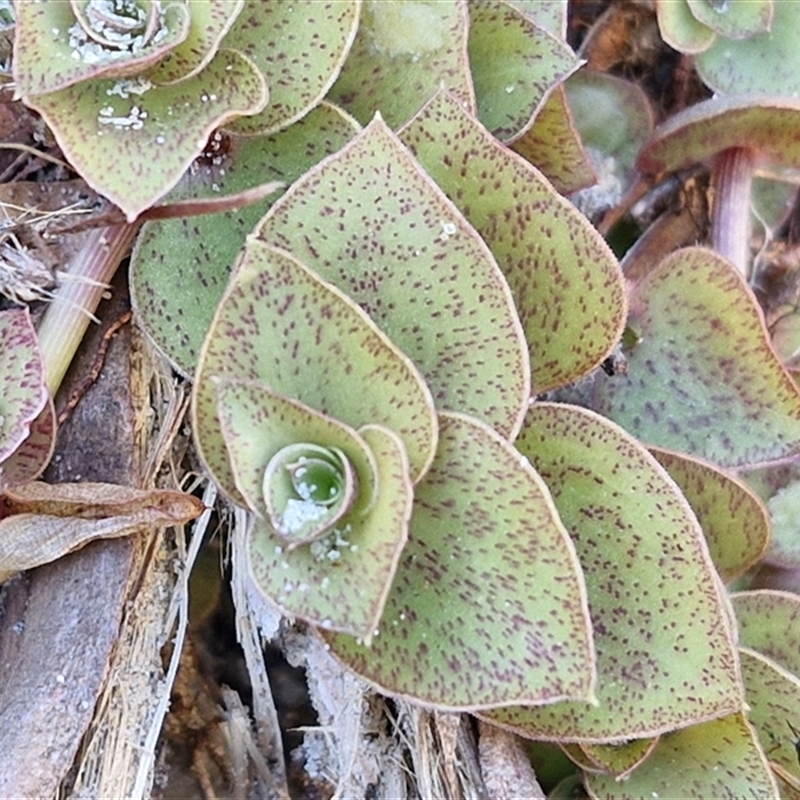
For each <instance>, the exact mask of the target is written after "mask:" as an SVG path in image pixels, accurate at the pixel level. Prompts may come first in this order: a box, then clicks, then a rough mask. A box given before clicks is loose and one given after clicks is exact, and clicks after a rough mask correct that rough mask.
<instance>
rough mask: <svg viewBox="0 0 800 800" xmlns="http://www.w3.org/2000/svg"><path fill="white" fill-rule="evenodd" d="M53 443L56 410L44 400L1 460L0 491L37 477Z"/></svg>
mask: <svg viewBox="0 0 800 800" xmlns="http://www.w3.org/2000/svg"><path fill="white" fill-rule="evenodd" d="M55 445H56V412H55V408H53V401H52V399H51V398H50V397H48V398H47V403H46V405H45V407H44V408H43V409H42V411H41V413H40V414H39V416H38V417H36V419H35V420H33V422H32V423H31V429H30V433H29V434H28V436H27V438H26V439H25V440H24V441H23V442H22V444H20V446H19V447H18V448H17V449H16V450H15V451H14V452H13V453H11V455H10V456H8V458H6V459H5V461H3V462H2V463H0V493H2V492H4V491H6V490H7V489H9V488H12V487H14V486H21V485H22V484H24V483H29V482H30V481H34V480H36V479H37V478H38V477H39V476H40V475H41V474H42V473H43V472H44V470H45V468H46V467H47V465H48V464H49V463H50V458H51V457H52V455H53V449H54V448H55Z"/></svg>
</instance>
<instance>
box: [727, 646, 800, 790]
mask: <svg viewBox="0 0 800 800" xmlns="http://www.w3.org/2000/svg"><path fill="white" fill-rule="evenodd" d="M739 657H740V658H741V662H742V677H743V678H744V685H745V689H746V691H747V705H748V706H750V711H749V712H748V715H747V716H748V719H749V720H750V723H751V724H752V725H753V726H754V727H755V729H756V731H757V732H758V736H759V739H760V740H761V746H762V747H763V748H764V752H765V753H766V756H767V758H768V759H769V760H770V761H771V762H775V763H777V764H779V765H780V766H781V767H783V769H784V770H785V771H786V772H788V773H789V775H791V776H793V777H794V779H795V781H797V783H798V784H800V763H798V753H797V750H796V746H795V741H796V740H797V728H796V726H797V725H798V724H800V678H798V676H797V675H796V674H792V673H791V672H788V671H787V670H785V669H783V668H782V667H780V666H779V665H778V664H776V663H775V662H774V661H772V660H771V659H769V658H767V657H765V656H763V655H761V654H760V653H757V652H756V651H754V650H749V649H748V648H746V647H742V648H740V650H739Z"/></svg>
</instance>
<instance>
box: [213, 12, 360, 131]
mask: <svg viewBox="0 0 800 800" xmlns="http://www.w3.org/2000/svg"><path fill="white" fill-rule="evenodd" d="M359 9H360V3H359V2H358V0H337V1H336V2H319V0H292V2H291V3H287V2H271V3H265V2H263V0H246V2H245V8H244V11H243V12H242V13H241V15H240V16H239V19H238V20H237V22H236V25H235V26H234V28H233V30H232V31H231V32H230V34H229V35H228V36H227V37H226V39H225V46H226V47H232V48H234V49H236V50H239V51H240V52H242V53H244V54H245V55H246V56H248V57H249V58H251V59H252V60H253V63H254V64H255V65H256V66H257V67H258V69H259V70H260V71H261V73H262V74H263V75H264V77H265V78H266V80H267V85H268V86H269V91H270V98H269V105H267V107H266V108H265V109H264V110H263V111H262V112H261V113H260V114H256V115H255V116H252V117H247V118H242V119H239V120H236V121H235V122H233V123H232V124H229V125H227V126H226V127H227V129H228V130H230V131H232V132H234V133H246V134H250V135H252V134H254V133H259V134H265V133H272V132H275V131H277V130H280V129H282V128H286V127H287V126H288V125H290V124H291V123H293V122H296V121H297V120H299V119H300V118H302V117H303V116H304V115H305V114H307V113H308V112H309V111H310V110H311V109H312V108H313V107H314V106H316V105H317V104H318V103H319V102H320V101H321V100H322V98H323V97H325V95H326V94H327V92H328V90H329V89H330V87H331V85H332V84H333V82H334V81H335V80H336V78H337V76H338V75H339V71H340V70H341V67H342V62H343V61H344V59H345V57H346V56H347V54H348V52H349V50H350V47H351V45H352V43H353V39H354V37H355V35H356V30H357V28H358V19H359Z"/></svg>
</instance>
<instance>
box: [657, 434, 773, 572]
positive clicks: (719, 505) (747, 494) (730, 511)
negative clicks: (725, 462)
mask: <svg viewBox="0 0 800 800" xmlns="http://www.w3.org/2000/svg"><path fill="white" fill-rule="evenodd" d="M648 449H649V450H650V452H651V453H652V454H653V455H654V456H655V457H656V459H657V460H658V462H659V464H661V466H662V467H664V469H666V470H667V472H669V474H670V477H671V478H672V479H673V480H674V481H675V483H677V484H678V486H679V487H680V490H681V492H683V496H684V497H685V498H686V499H687V500H688V501H689V505H690V506H691V507H692V510H693V511H694V513H695V514H696V516H697V520H698V522H699V523H700V527H701V528H702V529H703V533H704V534H705V537H706V541H707V542H708V547H709V550H710V551H711V558H712V559H713V561H714V565H715V566H716V568H717V572H719V574H720V577H721V578H722V580H723V581H724V582H725V583H727V582H728V581H731V580H733V579H734V578H736V577H738V576H739V575H742V574H744V573H745V572H746V571H747V570H748V569H750V567H752V566H753V565H754V564H755V563H756V562H757V561H758V560H759V559H760V558H761V557H762V556H763V555H764V553H765V552H766V551H767V548H768V547H769V541H770V536H769V534H770V525H769V515H768V514H767V510H766V508H764V504H763V503H762V502H761V500H759V498H758V495H756V494H755V492H753V491H752V490H751V489H749V488H748V487H747V485H746V484H744V483H742V482H741V481H740V480H738V479H737V478H734V477H733V476H732V475H729V474H728V473H725V472H722V470H720V469H718V468H717V467H715V466H713V465H712V464H709V463H707V462H705V461H702V460H700V459H698V458H691V457H690V456H687V455H685V454H682V453H673V452H672V451H670V450H661V449H660V448H658V447H650V448H648Z"/></svg>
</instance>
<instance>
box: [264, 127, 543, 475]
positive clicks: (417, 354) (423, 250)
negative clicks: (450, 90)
mask: <svg viewBox="0 0 800 800" xmlns="http://www.w3.org/2000/svg"><path fill="white" fill-rule="evenodd" d="M256 233H257V235H258V236H260V237H261V238H262V239H264V241H267V242H269V243H271V244H276V245H278V246H279V247H283V248H285V249H286V250H289V251H290V252H292V253H294V254H295V255H296V256H297V258H298V259H299V260H300V261H302V262H303V263H305V264H307V265H308V266H309V267H311V268H312V269H313V270H315V271H316V272H317V273H319V274H320V275H321V276H322V277H323V278H324V279H325V280H326V281H330V282H331V283H332V284H334V285H335V286H337V287H338V288H339V289H340V290H341V291H343V292H345V293H346V294H347V295H348V296H349V297H351V298H352V299H353V300H354V301H355V302H356V303H358V304H359V305H360V306H361V307H362V308H363V309H364V310H365V311H366V312H367V313H368V314H369V315H370V317H371V318H372V320H373V321H374V322H375V324H376V325H377V326H378V327H379V328H380V329H381V330H382V331H383V332H384V333H385V334H386V335H387V336H388V337H389V338H390V339H391V340H392V342H393V343H394V344H395V345H396V346H397V347H398V348H399V349H400V350H402V351H403V352H404V353H405V354H406V355H407V356H408V357H409V358H411V359H412V361H413V362H414V363H415V364H416V365H417V367H418V368H419V369H420V371H421V372H422V374H423V375H424V376H425V380H426V381H427V383H428V386H430V389H431V392H432V393H433V396H434V399H435V400H436V406H437V408H440V409H445V410H453V411H460V412H464V413H469V414H472V415H474V416H476V417H478V418H480V419H482V420H484V421H486V422H488V423H489V424H490V425H492V426H493V427H495V428H496V429H497V430H498V431H500V432H501V433H503V434H505V435H513V433H514V432H515V431H516V430H517V428H518V426H519V423H520V420H521V418H522V415H523V414H524V410H525V408H526V406H527V401H528V397H529V392H530V385H529V366H528V356H527V347H526V344H525V340H524V336H523V332H522V329H521V327H520V323H519V319H518V317H517V313H516V311H515V309H514V304H513V301H512V297H511V293H510V291H509V289H508V285H507V283H506V281H505V279H504V278H503V275H502V273H501V272H500V270H499V268H498V267H497V264H496V263H495V261H494V259H493V258H492V254H491V252H490V251H489V248H488V247H487V246H486V244H485V243H484V242H483V241H482V240H481V238H480V236H478V234H477V232H476V231H475V230H474V229H473V228H472V227H471V226H470V225H469V224H468V222H467V221H466V220H465V219H464V218H463V217H462V216H461V214H460V213H459V211H458V209H457V208H456V207H455V206H454V205H453V204H452V203H451V202H450V201H449V200H448V199H447V198H446V197H445V196H444V195H443V194H442V192H441V190H440V189H439V188H438V187H437V186H436V184H434V183H433V181H432V180H431V179H430V178H429V177H428V175H427V174H425V172H423V171H422V169H421V168H420V167H419V165H418V164H417V162H416V161H415V160H414V159H413V158H412V157H411V155H410V153H409V152H408V150H406V148H405V147H403V145H402V144H401V143H400V141H399V140H398V139H397V137H396V136H395V135H394V134H393V133H392V132H391V131H390V130H389V129H388V127H387V126H386V124H385V123H384V122H383V121H382V120H381V119H380V117H376V119H375V120H373V121H372V122H371V123H370V125H369V126H368V127H367V128H365V129H364V130H363V131H362V132H361V133H359V134H358V135H357V136H356V137H355V138H354V139H353V140H352V141H351V142H349V143H348V144H347V145H345V147H343V148H342V150H340V151H339V152H338V153H336V154H334V155H333V156H331V157H329V158H328V159H326V160H325V161H323V162H322V163H320V164H319V165H317V166H316V167H314V168H312V169H311V170H309V172H307V173H306V175H305V176H304V177H303V178H301V179H300V180H299V181H298V182H297V183H295V184H294V186H292V187H291V188H290V189H289V190H288V191H287V192H286V194H285V195H284V196H283V197H282V198H281V199H280V200H279V201H277V202H276V203H275V205H273V207H272V208H271V209H270V210H269V212H268V213H267V215H266V216H265V217H264V220H263V221H262V223H261V225H260V227H259V228H258V229H257V231H256ZM409 454H411V448H409ZM410 457H411V455H410ZM411 458H412V462H413V460H414V459H413V457H411Z"/></svg>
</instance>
